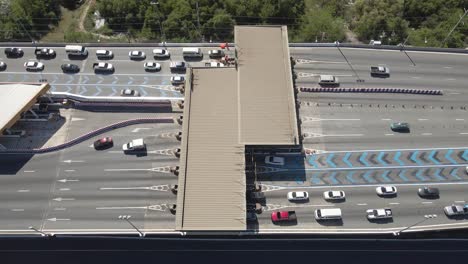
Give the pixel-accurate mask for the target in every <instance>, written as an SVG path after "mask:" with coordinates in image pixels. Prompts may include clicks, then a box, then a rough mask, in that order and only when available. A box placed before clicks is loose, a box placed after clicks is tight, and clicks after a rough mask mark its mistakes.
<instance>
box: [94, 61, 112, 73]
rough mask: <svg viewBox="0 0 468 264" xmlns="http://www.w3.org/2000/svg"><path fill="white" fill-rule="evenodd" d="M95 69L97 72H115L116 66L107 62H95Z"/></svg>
mask: <svg viewBox="0 0 468 264" xmlns="http://www.w3.org/2000/svg"><path fill="white" fill-rule="evenodd" d="M93 69H94V71H95V72H113V71H114V66H112V64H110V63H107V62H96V63H93Z"/></svg>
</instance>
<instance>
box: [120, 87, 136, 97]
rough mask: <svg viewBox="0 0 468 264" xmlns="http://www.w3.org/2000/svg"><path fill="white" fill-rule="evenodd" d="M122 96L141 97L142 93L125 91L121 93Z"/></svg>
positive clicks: (130, 90)
mask: <svg viewBox="0 0 468 264" xmlns="http://www.w3.org/2000/svg"><path fill="white" fill-rule="evenodd" d="M120 95H121V96H135V97H137V96H140V93H139V92H138V91H135V90H132V89H123V90H121V91H120Z"/></svg>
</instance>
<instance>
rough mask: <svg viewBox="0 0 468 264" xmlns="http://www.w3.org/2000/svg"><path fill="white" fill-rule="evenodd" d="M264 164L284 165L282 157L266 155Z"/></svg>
mask: <svg viewBox="0 0 468 264" xmlns="http://www.w3.org/2000/svg"><path fill="white" fill-rule="evenodd" d="M265 164H269V165H276V166H284V158H283V157H278V156H266V157H265Z"/></svg>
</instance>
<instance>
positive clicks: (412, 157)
mask: <svg viewBox="0 0 468 264" xmlns="http://www.w3.org/2000/svg"><path fill="white" fill-rule="evenodd" d="M418 153H419V151H415V152H413V155H411V158H410V159H411V160H412V161H413V162H415V163H417V164H418V165H423V164H422V162H421V161H420V160H418V159H417V158H418Z"/></svg>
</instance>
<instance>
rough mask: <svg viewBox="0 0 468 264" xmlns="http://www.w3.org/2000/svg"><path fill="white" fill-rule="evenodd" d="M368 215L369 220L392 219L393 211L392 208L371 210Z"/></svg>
mask: <svg viewBox="0 0 468 264" xmlns="http://www.w3.org/2000/svg"><path fill="white" fill-rule="evenodd" d="M366 213H367V219H369V220H378V219H389V218H392V209H390V208H381V209H369V210H367V211H366Z"/></svg>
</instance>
